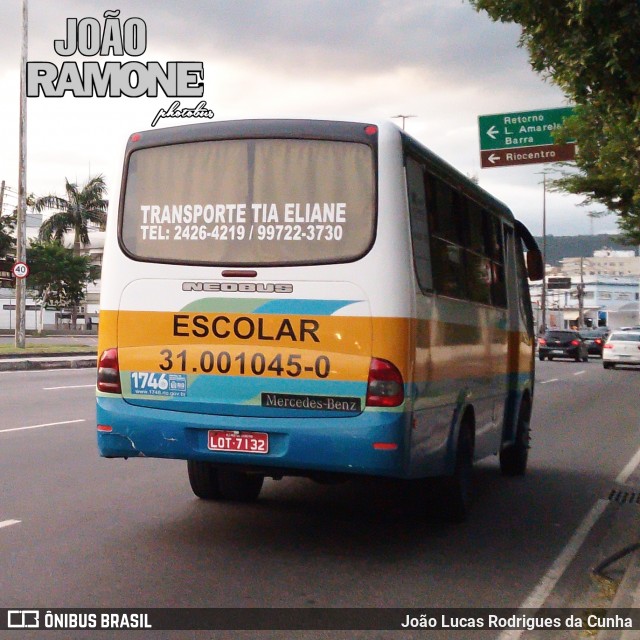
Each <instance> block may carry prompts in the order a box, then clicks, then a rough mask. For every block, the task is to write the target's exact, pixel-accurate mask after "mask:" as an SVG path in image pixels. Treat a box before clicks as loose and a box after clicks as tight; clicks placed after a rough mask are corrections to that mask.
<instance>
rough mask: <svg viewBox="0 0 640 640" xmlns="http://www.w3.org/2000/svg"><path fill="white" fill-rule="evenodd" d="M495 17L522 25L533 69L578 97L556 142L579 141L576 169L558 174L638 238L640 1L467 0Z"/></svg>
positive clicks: (561, 183)
mask: <svg viewBox="0 0 640 640" xmlns="http://www.w3.org/2000/svg"><path fill="white" fill-rule="evenodd" d="M469 2H470V3H471V5H472V6H473V7H474V8H475V9H476V10H478V11H481V10H484V11H486V12H487V13H488V14H489V16H490V17H491V19H492V20H494V21H501V22H513V23H516V24H519V25H520V27H521V28H522V34H521V37H520V46H523V47H525V48H526V49H527V51H528V52H529V59H530V62H531V66H532V67H533V69H534V70H535V71H536V72H538V73H540V74H541V75H542V76H543V77H545V78H546V79H549V80H551V81H552V82H553V83H555V84H556V85H558V86H559V87H560V88H561V89H562V90H563V91H564V93H565V94H566V96H567V97H568V98H569V99H570V100H571V101H572V102H574V103H575V104H576V114H575V116H573V117H572V118H569V119H568V120H566V121H565V126H564V127H563V128H562V130H561V131H560V132H559V134H558V136H557V137H556V141H557V142H564V141H566V140H570V139H572V138H575V139H576V140H577V142H578V153H577V156H576V166H577V168H578V170H579V171H578V172H577V173H576V172H571V173H569V172H567V173H566V174H565V175H564V176H563V177H562V178H560V179H558V180H556V181H555V185H556V187H557V188H558V189H560V190H563V191H566V192H568V193H574V194H579V195H583V196H585V201H584V204H591V203H600V204H603V205H605V206H606V207H607V209H609V210H610V211H612V212H614V213H616V214H617V216H618V224H619V226H620V228H621V230H622V232H623V234H624V236H625V237H626V239H627V241H629V242H633V243H638V242H640V73H638V69H640V40H639V39H638V33H640V2H637V0H633V1H630V0H560V1H557V0H469Z"/></svg>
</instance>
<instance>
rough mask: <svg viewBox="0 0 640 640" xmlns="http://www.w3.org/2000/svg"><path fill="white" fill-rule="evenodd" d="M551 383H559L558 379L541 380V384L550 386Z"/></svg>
mask: <svg viewBox="0 0 640 640" xmlns="http://www.w3.org/2000/svg"><path fill="white" fill-rule="evenodd" d="M549 382H558V378H551V380H540V384H549Z"/></svg>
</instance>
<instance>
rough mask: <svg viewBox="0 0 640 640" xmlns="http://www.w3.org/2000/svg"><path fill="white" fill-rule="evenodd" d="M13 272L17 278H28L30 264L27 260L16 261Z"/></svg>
mask: <svg viewBox="0 0 640 640" xmlns="http://www.w3.org/2000/svg"><path fill="white" fill-rule="evenodd" d="M11 272H12V273H13V275H14V276H15V277H16V278H26V277H27V276H28V275H29V265H28V264H27V263H26V262H16V263H15V264H14V265H13V268H12V269H11Z"/></svg>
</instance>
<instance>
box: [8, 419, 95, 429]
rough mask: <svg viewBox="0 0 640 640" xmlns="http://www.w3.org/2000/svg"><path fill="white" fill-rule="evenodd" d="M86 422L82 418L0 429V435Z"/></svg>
mask: <svg viewBox="0 0 640 640" xmlns="http://www.w3.org/2000/svg"><path fill="white" fill-rule="evenodd" d="M79 422H86V420H85V419H84V418H81V419H80V420H65V421H64V422H47V423H46V424H34V425H31V426H30V427H14V428H13V429H0V433H9V432H10V431H26V430H27V429H42V428H43V427H57V426H59V425H62V424H77V423H79Z"/></svg>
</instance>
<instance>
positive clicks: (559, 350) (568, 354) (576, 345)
mask: <svg viewBox="0 0 640 640" xmlns="http://www.w3.org/2000/svg"><path fill="white" fill-rule="evenodd" d="M538 358H540V360H544V359H545V358H549V360H553V359H554V358H572V359H573V360H575V361H576V362H580V360H582V361H583V362H586V361H587V360H588V359H589V353H588V351H587V345H586V344H585V341H584V340H583V339H582V337H581V336H580V334H579V333H578V332H577V331H569V330H565V331H563V330H551V331H547V332H546V333H545V334H544V335H543V336H542V337H541V338H538Z"/></svg>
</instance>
